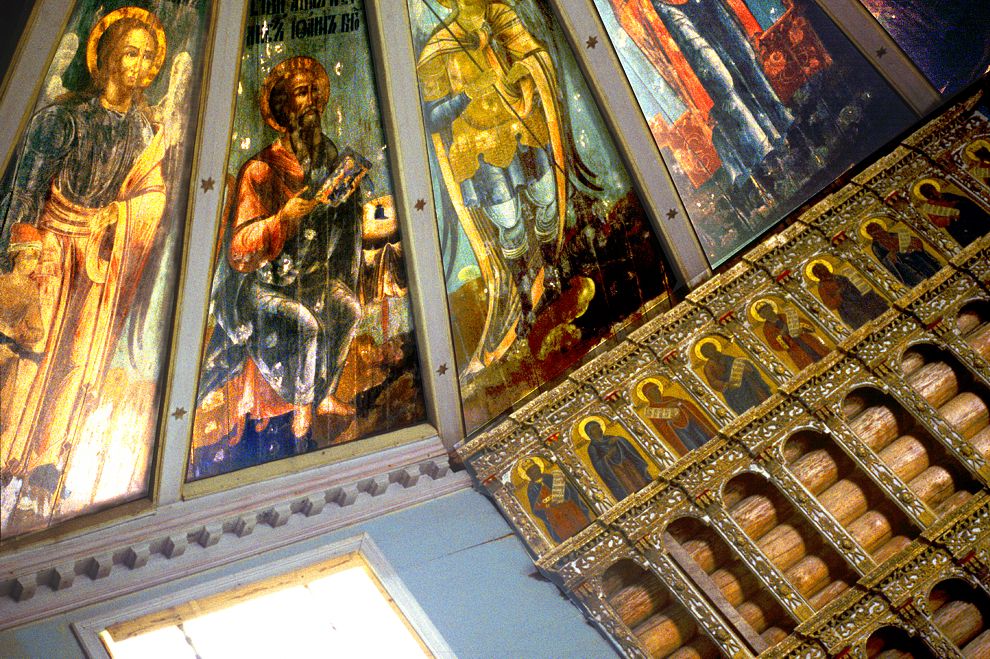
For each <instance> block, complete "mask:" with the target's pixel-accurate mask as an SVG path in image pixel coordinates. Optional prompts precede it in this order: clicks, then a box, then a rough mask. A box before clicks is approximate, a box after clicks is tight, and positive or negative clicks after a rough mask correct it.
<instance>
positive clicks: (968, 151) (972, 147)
mask: <svg viewBox="0 0 990 659" xmlns="http://www.w3.org/2000/svg"><path fill="white" fill-rule="evenodd" d="M981 146H982V147H983V148H985V149H988V150H990V142H987V141H986V140H982V139H980V140H973V141H972V142H970V143H969V144H967V145H966V148H964V149H963V153H964V154H965V155H966V157H967V158H969V159H970V160H972V161H974V162H976V161H978V160H979V158H978V157H977V156H976V150H977V149H978V148H980V147H981Z"/></svg>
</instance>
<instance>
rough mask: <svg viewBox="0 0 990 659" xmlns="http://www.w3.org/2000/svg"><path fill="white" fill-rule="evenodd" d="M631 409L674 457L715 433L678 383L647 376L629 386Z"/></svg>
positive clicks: (707, 418) (713, 426)
mask: <svg viewBox="0 0 990 659" xmlns="http://www.w3.org/2000/svg"><path fill="white" fill-rule="evenodd" d="M632 400H633V409H634V410H635V411H636V414H637V415H638V416H639V417H640V418H641V419H642V420H643V422H644V423H646V425H647V426H648V427H649V428H650V429H651V430H653V431H654V432H655V433H656V434H657V436H659V437H660V439H662V440H663V443H664V445H665V446H666V447H667V449H668V450H669V451H670V452H671V453H672V454H673V456H674V458H679V457H681V456H683V455H687V453H689V452H690V451H693V450H694V449H696V448H700V447H701V446H702V445H704V444H705V443H706V442H707V441H708V440H710V439H711V438H712V437H714V436H715V434H716V433H717V432H718V430H717V428H716V427H715V424H714V423H713V422H712V420H711V418H709V416H708V414H707V413H705V412H704V411H702V409H701V408H700V407H698V406H697V405H696V404H695V403H694V402H692V401H691V398H690V396H689V395H688V393H687V392H686V391H685V390H684V387H683V386H681V385H680V384H679V383H676V382H672V381H670V380H667V379H666V378H659V377H648V378H646V379H644V380H641V381H640V382H638V383H637V384H636V386H635V387H634V388H633V392H632Z"/></svg>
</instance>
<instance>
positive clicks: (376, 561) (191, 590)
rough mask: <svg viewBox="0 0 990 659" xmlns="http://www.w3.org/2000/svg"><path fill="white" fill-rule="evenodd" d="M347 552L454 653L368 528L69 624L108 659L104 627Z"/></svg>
mask: <svg viewBox="0 0 990 659" xmlns="http://www.w3.org/2000/svg"><path fill="white" fill-rule="evenodd" d="M352 553H358V554H360V555H361V557H362V558H363V559H364V560H365V561H366V562H367V563H368V566H369V567H370V568H371V570H372V572H374V575H375V577H376V578H377V579H378V581H379V582H380V583H381V585H382V588H384V589H385V592H386V593H387V594H388V596H389V597H391V598H392V600H393V601H394V602H395V605H396V606H397V607H399V611H400V612H401V613H402V615H403V616H405V618H406V621H407V622H408V623H409V625H410V626H411V627H412V628H413V630H415V632H416V634H417V635H419V638H420V640H421V641H422V642H423V644H424V645H425V646H426V647H427V649H429V651H430V652H431V653H433V655H434V656H435V657H442V658H447V657H455V656H456V655H455V654H454V651H453V650H452V649H451V648H450V646H449V645H447V642H446V641H445V640H444V638H443V637H442V636H441V635H440V632H439V631H438V630H437V628H436V627H435V626H434V625H433V622H432V621H431V620H430V619H429V618H428V617H427V615H426V612H425V611H424V610H423V608H422V607H421V606H420V605H419V603H418V602H417V601H416V599H415V598H414V597H413V595H412V593H411V592H409V589H407V588H406V586H405V584H403V583H402V579H401V578H400V577H399V575H398V573H397V572H396V571H395V569H394V568H392V566H391V564H389V562H388V559H386V558H385V554H383V553H382V551H381V550H380V549H379V548H378V546H377V545H376V544H375V543H374V541H373V540H372V539H371V536H369V535H368V534H367V533H361V534H360V535H356V536H353V537H351V538H346V539H344V540H338V541H336V542H333V543H330V544H329V545H325V546H323V547H318V548H316V549H311V550H308V551H305V552H302V553H299V554H296V555H294V556H291V557H289V558H285V559H281V560H277V561H272V562H270V563H266V564H264V565H260V566H257V567H253V568H248V569H245V570H239V571H235V572H232V573H230V574H226V575H223V576H217V577H215V578H213V579H209V580H207V581H205V582H203V583H199V584H196V585H192V586H189V587H186V588H179V589H178V590H174V591H171V592H168V593H166V594H163V595H158V596H156V597H151V598H149V599H146V600H144V601H141V602H138V603H136V604H132V605H131V606H127V607H123V608H116V607H112V606H107V605H103V606H101V607H100V608H101V609H102V610H101V611H99V612H97V613H93V614H90V615H88V616H86V617H83V618H80V619H78V620H75V621H74V622H72V623H71V625H70V626H71V628H72V631H73V633H75V635H76V639H77V640H78V641H79V644H80V646H81V647H82V650H83V652H84V653H85V654H86V656H87V657H90V659H111V657H110V655H109V654H108V653H107V650H106V648H105V647H104V645H103V642H102V641H101V640H100V633H101V632H103V631H104V630H105V629H107V628H108V627H111V626H113V625H115V624H118V623H121V622H125V621H128V620H134V619H135V618H140V617H141V616H145V615H149V614H152V613H156V612H158V611H162V610H165V609H169V608H172V607H174V606H179V605H182V604H185V603H187V602H190V601H192V600H196V599H200V598H203V597H209V596H211V595H218V594H220V593H223V592H225V591H229V590H233V589H235V588H240V587H243V586H245V585H249V584H252V583H256V582H259V581H263V580H266V579H270V578H272V577H278V576H281V575H285V574H289V573H291V572H296V571H299V570H305V569H306V568H309V567H312V566H314V565H319V564H320V563H325V562H326V561H328V560H331V559H333V558H337V557H339V556H345V555H347V554H352ZM159 588H161V586H159Z"/></svg>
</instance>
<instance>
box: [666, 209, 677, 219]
mask: <svg viewBox="0 0 990 659" xmlns="http://www.w3.org/2000/svg"><path fill="white" fill-rule="evenodd" d="M675 217H677V209H676V208H671V209H670V210H668V211H667V219H668V220H672V219H674V218H675Z"/></svg>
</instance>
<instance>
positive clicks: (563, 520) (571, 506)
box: [512, 455, 591, 543]
mask: <svg viewBox="0 0 990 659" xmlns="http://www.w3.org/2000/svg"><path fill="white" fill-rule="evenodd" d="M512 485H513V489H514V491H515V496H516V499H518V500H519V503H521V504H522V506H523V509H524V510H525V511H526V512H527V514H529V515H530V517H532V519H533V520H534V521H535V522H536V524H537V526H539V527H540V530H541V531H542V532H543V533H545V534H546V535H547V536H549V537H550V539H551V540H553V542H554V543H561V542H563V541H564V540H567V539H568V538H570V537H571V536H573V535H575V534H577V533H578V532H580V531H581V530H582V529H583V528H584V527H586V526H588V524H590V523H591V511H590V509H589V508H588V506H587V504H585V502H584V500H583V499H582V498H581V494H580V493H579V492H578V490H577V488H576V487H574V484H573V483H571V481H570V480H569V479H568V478H567V476H566V475H565V474H564V472H563V471H562V470H561V468H560V467H558V466H557V465H555V464H554V463H552V462H550V461H549V460H547V459H545V458H542V457H540V456H535V455H531V456H526V457H525V458H522V459H521V460H520V461H519V462H518V463H517V464H516V467H515V469H513V470H512Z"/></svg>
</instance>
